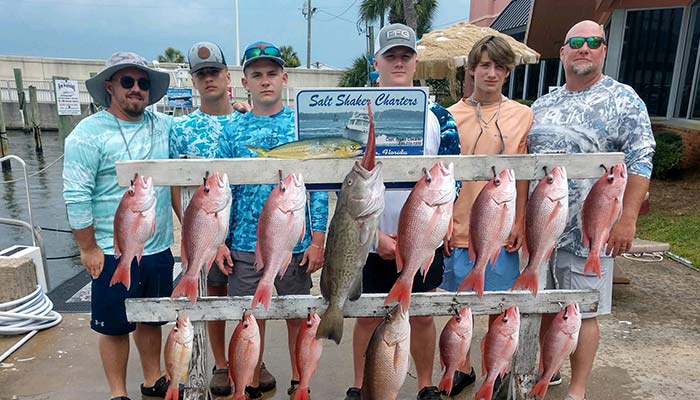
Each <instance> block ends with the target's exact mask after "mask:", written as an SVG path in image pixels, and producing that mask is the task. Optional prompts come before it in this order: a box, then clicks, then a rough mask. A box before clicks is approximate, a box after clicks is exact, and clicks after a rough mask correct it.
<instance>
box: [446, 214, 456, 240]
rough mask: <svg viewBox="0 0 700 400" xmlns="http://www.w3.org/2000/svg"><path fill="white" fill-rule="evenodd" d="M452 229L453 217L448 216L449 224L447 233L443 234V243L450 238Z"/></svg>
mask: <svg viewBox="0 0 700 400" xmlns="http://www.w3.org/2000/svg"><path fill="white" fill-rule="evenodd" d="M453 229H454V219H453V218H452V217H450V224H449V225H448V226H447V234H446V235H445V243H447V242H449V241H450V239H452V231H453Z"/></svg>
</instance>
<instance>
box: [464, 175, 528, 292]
mask: <svg viewBox="0 0 700 400" xmlns="http://www.w3.org/2000/svg"><path fill="white" fill-rule="evenodd" d="M514 219H515V175H514V174H513V170H512V169H509V168H506V169H504V170H503V171H501V173H500V174H498V176H496V177H494V178H493V179H491V180H490V181H489V183H487V184H486V186H484V188H483V189H482V190H481V192H479V195H478V196H477V197H476V200H474V205H473V206H472V210H471V214H470V222H469V259H470V260H471V261H472V262H474V268H472V270H471V271H470V272H469V275H467V277H466V278H464V281H463V282H462V284H461V285H459V288H458V289H457V291H458V292H462V291H464V290H465V289H469V290H473V291H475V292H476V295H477V296H478V297H479V298H481V297H483V295H484V275H485V273H486V264H488V262H489V260H490V261H491V266H492V267H493V264H494V263H495V262H496V259H497V258H498V254H499V253H500V252H501V248H502V247H503V243H504V242H505V241H506V240H507V239H508V235H510V231H511V229H512V228H513V222H514Z"/></svg>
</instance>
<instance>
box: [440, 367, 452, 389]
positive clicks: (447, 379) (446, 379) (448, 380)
mask: <svg viewBox="0 0 700 400" xmlns="http://www.w3.org/2000/svg"><path fill="white" fill-rule="evenodd" d="M453 379H454V371H452V369H450V368H447V369H445V373H444V374H443V375H442V379H440V384H439V385H438V392H442V391H444V392H445V393H447V395H448V396H449V395H450V393H451V392H452V381H453Z"/></svg>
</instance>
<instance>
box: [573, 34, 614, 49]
mask: <svg viewBox="0 0 700 400" xmlns="http://www.w3.org/2000/svg"><path fill="white" fill-rule="evenodd" d="M584 43H587V44H588V48H589V49H593V50H595V49H597V48H599V47H600V46H602V45H604V44H605V39H604V38H602V37H600V36H589V37H580V36H574V37H570V38H568V39H567V40H566V42H564V44H565V45H567V44H568V45H569V47H571V48H572V49H574V50H576V49H580V48H581V47H583V44H584Z"/></svg>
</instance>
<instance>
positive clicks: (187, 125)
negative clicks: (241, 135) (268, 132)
mask: <svg viewBox="0 0 700 400" xmlns="http://www.w3.org/2000/svg"><path fill="white" fill-rule="evenodd" d="M240 116H241V113H239V112H238V111H234V112H232V113H231V114H227V115H209V114H206V113H203V112H202V111H200V110H199V109H197V110H195V111H193V112H191V113H189V114H187V115H186V116H184V117H182V118H180V119H178V120H176V122H175V124H174V125H173V128H172V131H171V134H170V158H179V157H180V156H181V155H186V156H189V157H204V158H215V157H216V150H217V146H218V145H219V137H220V136H221V132H223V130H224V127H225V126H227V125H228V124H230V123H232V122H234V121H235V120H236V119H237V118H238V117H240Z"/></svg>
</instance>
